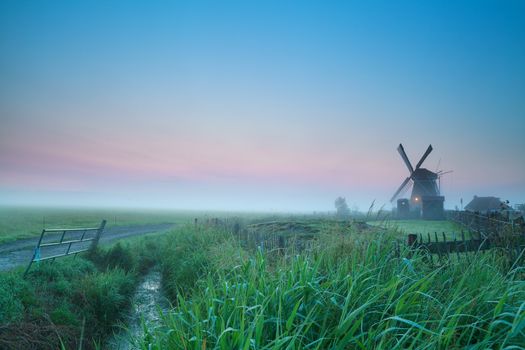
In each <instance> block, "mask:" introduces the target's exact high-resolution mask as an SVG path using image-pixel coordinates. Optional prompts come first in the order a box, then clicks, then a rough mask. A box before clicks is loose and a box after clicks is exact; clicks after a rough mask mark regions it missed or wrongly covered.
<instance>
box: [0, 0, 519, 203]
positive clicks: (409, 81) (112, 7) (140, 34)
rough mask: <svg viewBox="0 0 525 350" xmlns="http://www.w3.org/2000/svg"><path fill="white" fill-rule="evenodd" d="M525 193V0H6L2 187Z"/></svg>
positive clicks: (305, 195)
mask: <svg viewBox="0 0 525 350" xmlns="http://www.w3.org/2000/svg"><path fill="white" fill-rule="evenodd" d="M399 143H403V145H404V147H405V150H406V151H407V154H408V156H409V158H410V159H411V161H412V163H413V164H415V163H417V161H418V160H419V158H420V157H421V155H422V154H423V152H424V151H425V150H426V148H427V146H428V145H429V144H432V146H433V148H434V151H433V152H432V153H431V154H430V156H429V157H428V158H427V160H426V161H425V163H424V164H423V167H427V168H428V169H430V170H432V171H435V170H436V169H439V170H445V171H448V170H453V172H452V173H449V174H447V175H444V176H443V178H442V179H441V186H442V187H441V190H442V193H443V194H444V195H445V197H446V199H445V206H446V207H447V208H454V207H455V206H459V205H460V204H459V203H460V199H461V198H463V199H464V201H465V204H466V203H467V202H468V201H469V200H470V199H471V198H472V197H473V196H474V195H494V196H497V197H501V198H502V199H508V200H510V201H511V202H512V203H523V202H525V155H524V154H525V153H524V150H525V2H524V1H198V0H197V1H176V0H173V1H133V0H128V1H107V0H105V1H57V0H55V1H47V0H39V1H36V0H34V1H27V0H4V1H1V2H0V204H3V205H39V206H41V205H52V206H56V205H60V206H63V205H66V206H120V207H150V208H174V209H213V210H247V211H250V210H256V211H298V212H300V211H304V212H311V211H329V210H334V200H335V198H336V197H338V196H343V197H345V198H346V200H347V202H348V204H349V205H350V207H353V208H359V209H361V210H366V209H367V208H368V206H369V205H370V204H371V203H372V201H374V200H375V206H376V208H378V207H380V206H382V205H385V207H386V208H390V206H391V204H390V202H389V200H390V197H391V196H392V194H393V193H394V192H395V190H396V189H397V187H398V186H399V185H400V184H401V182H402V181H403V180H404V179H405V177H406V176H408V170H407V169H406V167H405V165H404V164H403V162H402V160H401V158H400V156H399V154H398V153H397V151H396V148H397V146H398V144H399Z"/></svg>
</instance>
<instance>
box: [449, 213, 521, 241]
mask: <svg viewBox="0 0 525 350" xmlns="http://www.w3.org/2000/svg"><path fill="white" fill-rule="evenodd" d="M447 218H448V219H449V220H452V221H454V222H456V223H458V224H460V225H461V226H463V227H464V228H465V229H467V230H469V231H474V232H477V233H478V234H480V235H481V236H482V237H484V238H486V237H491V236H493V235H498V234H500V233H503V232H505V233H510V234H518V233H524V234H525V231H524V230H525V228H524V227H523V225H521V224H519V223H516V222H514V221H512V220H505V219H504V218H503V217H492V216H488V215H481V214H477V213H472V212H468V211H459V210H456V211H449V212H447Z"/></svg>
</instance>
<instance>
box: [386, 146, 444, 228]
mask: <svg viewBox="0 0 525 350" xmlns="http://www.w3.org/2000/svg"><path fill="white" fill-rule="evenodd" d="M397 151H398V152H399V154H400V155H401V158H402V159H403V161H404V162H405V165H406V166H407V168H408V171H409V176H408V177H407V178H406V179H405V180H404V181H403V182H402V183H401V186H399V188H398V189H397V191H396V192H395V193H394V195H393V196H392V198H391V199H390V202H393V201H394V200H395V199H396V198H397V197H398V196H399V195H400V193H402V192H403V193H404V192H405V191H406V190H407V189H408V187H409V186H412V193H411V195H410V200H408V199H399V200H398V201H397V203H398V213H399V214H400V215H399V216H400V217H403V216H404V217H409V216H416V217H418V218H419V217H422V218H423V219H434V220H439V219H443V218H444V209H443V202H444V201H445V197H443V196H441V195H440V193H439V191H440V189H439V186H438V179H439V174H438V173H435V172H433V171H430V170H428V169H426V168H421V165H422V164H423V162H424V161H425V159H427V157H428V155H429V154H430V152H432V145H429V146H428V148H427V150H426V151H425V153H424V154H423V156H422V157H421V159H420V160H419V162H417V164H416V167H415V168H414V167H412V164H411V163H410V160H409V159H408V157H407V155H406V153H405V149H404V148H403V145H402V144H399V147H397ZM410 213H415V214H412V215H410Z"/></svg>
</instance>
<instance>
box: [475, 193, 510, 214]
mask: <svg viewBox="0 0 525 350" xmlns="http://www.w3.org/2000/svg"><path fill="white" fill-rule="evenodd" d="M507 209H509V206H508V205H507V203H505V202H502V201H501V199H499V198H498V197H478V196H474V198H473V199H472V200H471V201H470V203H469V204H467V205H466V206H465V210H466V211H470V212H475V213H480V214H491V213H496V212H500V211H502V210H507Z"/></svg>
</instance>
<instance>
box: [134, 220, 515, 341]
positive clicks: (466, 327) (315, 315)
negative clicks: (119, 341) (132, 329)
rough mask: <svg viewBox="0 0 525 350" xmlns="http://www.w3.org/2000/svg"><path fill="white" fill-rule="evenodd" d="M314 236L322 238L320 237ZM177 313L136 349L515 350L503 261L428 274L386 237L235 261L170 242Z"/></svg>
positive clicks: (230, 255) (220, 235) (494, 258)
mask: <svg viewBox="0 0 525 350" xmlns="http://www.w3.org/2000/svg"><path fill="white" fill-rule="evenodd" d="M321 235H322V233H321ZM170 240H171V241H172V242H173V245H172V246H166V247H165V249H164V251H163V254H162V257H161V260H162V261H163V266H164V278H165V285H166V286H168V290H169V291H170V292H169V295H170V296H171V298H172V300H173V302H174V304H175V305H177V306H176V308H175V309H174V310H173V311H171V312H168V313H167V314H166V315H165V316H164V317H163V319H162V322H161V323H162V324H160V325H159V326H158V327H155V328H153V329H149V332H148V333H147V336H146V337H145V338H144V339H138V340H137V341H138V343H140V344H141V346H142V348H144V349H148V348H149V349H167V348H171V349H354V348H355V349H463V348H467V347H468V348H471V349H487V348H492V349H522V348H523V346H524V344H525V281H524V272H523V267H520V266H514V267H513V268H512V269H511V270H509V269H508V264H507V263H506V262H505V261H503V260H502V259H503V257H501V256H499V255H497V254H496V253H493V254H485V255H483V256H478V258H477V259H475V260H474V261H473V262H472V263H471V264H469V265H464V264H451V265H449V266H445V267H442V268H439V269H436V270H431V269H429V268H428V267H427V265H425V264H424V263H423V261H422V260H421V259H420V258H419V257H414V258H412V259H410V260H408V259H406V258H402V257H401V258H400V257H396V256H395V255H394V254H393V249H392V244H391V241H392V240H391V237H388V235H387V234H382V235H380V236H370V235H360V234H358V233H353V234H352V233H348V234H341V235H334V234H330V235H324V236H322V237H320V239H319V242H320V243H319V244H318V246H317V247H316V248H315V249H314V250H313V251H311V252H308V253H303V254H299V255H293V256H287V255H286V254H285V255H279V254H276V253H275V252H269V253H263V252H260V251H259V252H246V251H244V250H243V249H242V248H240V247H239V246H238V244H237V242H235V241H234V240H233V239H231V238H228V235H227V234H226V233H224V232H221V231H216V232H213V231H204V232H203V231H200V232H197V231H195V230H192V229H191V228H188V229H186V231H185V232H175V233H173V234H172V235H171V237H170Z"/></svg>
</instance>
